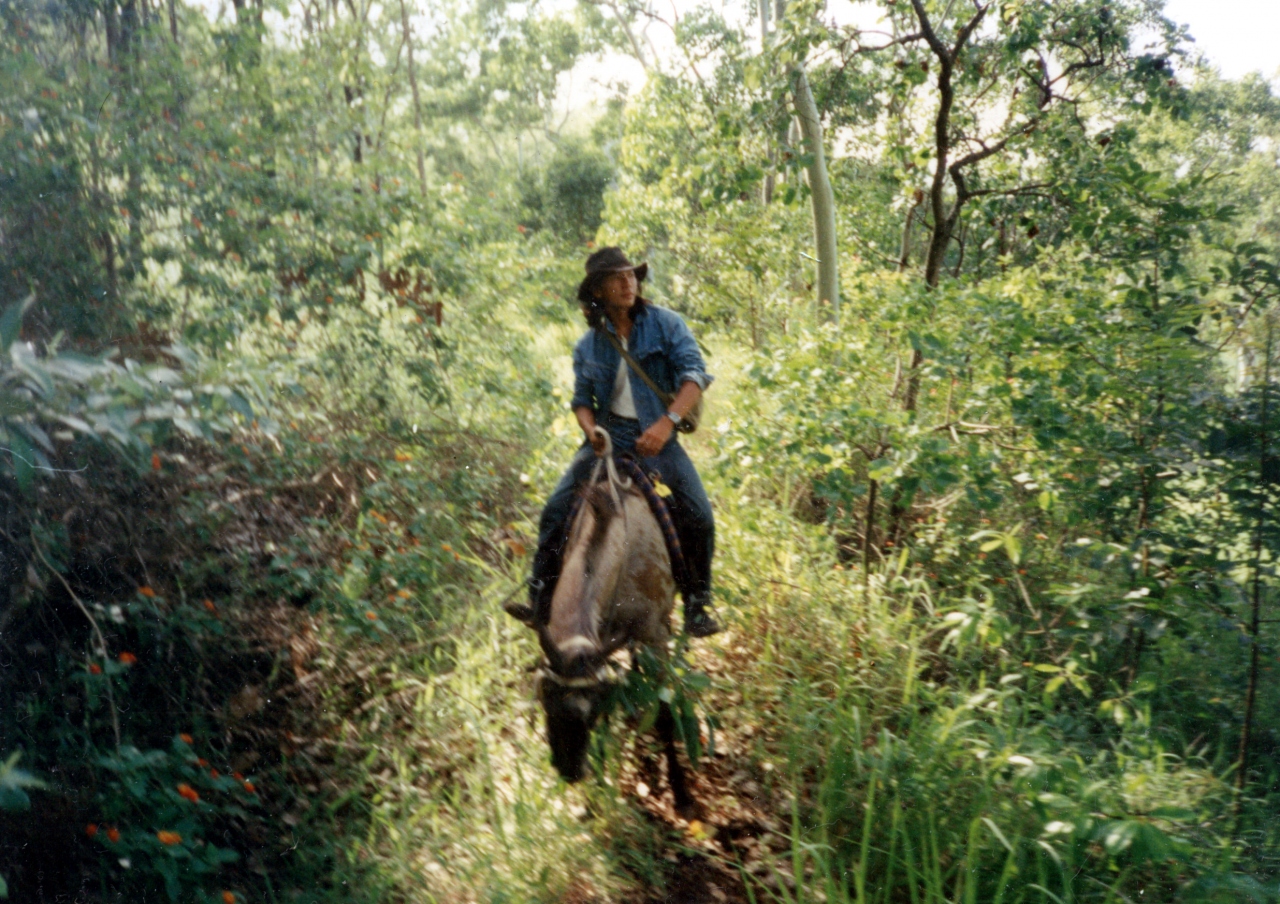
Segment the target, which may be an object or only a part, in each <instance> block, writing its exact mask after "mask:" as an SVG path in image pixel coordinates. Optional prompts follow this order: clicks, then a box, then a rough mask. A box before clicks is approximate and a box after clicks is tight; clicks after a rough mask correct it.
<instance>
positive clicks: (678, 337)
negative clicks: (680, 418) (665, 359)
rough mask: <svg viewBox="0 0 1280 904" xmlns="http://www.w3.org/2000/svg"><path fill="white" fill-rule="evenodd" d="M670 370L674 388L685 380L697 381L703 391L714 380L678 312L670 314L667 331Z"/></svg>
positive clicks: (681, 384)
mask: <svg viewBox="0 0 1280 904" xmlns="http://www.w3.org/2000/svg"><path fill="white" fill-rule="evenodd" d="M668 342H669V343H670V357H671V364H672V370H674V371H675V373H676V374H677V376H676V387H675V388H676V390H677V391H678V390H679V389H680V387H681V386H683V385H684V384H685V383H686V382H691V383H697V384H698V388H699V389H701V390H702V391H703V392H706V391H707V387H708V386H710V385H711V384H712V382H713V381H714V380H715V377H713V376H712V375H711V374H709V373H707V363H706V362H705V361H704V360H702V350H701V349H699V348H698V340H696V339H694V338H693V332H692V331H691V330H690V329H689V327H688V325H687V324H686V323H685V322H684V320H683V319H682V318H681V317H680V315H678V314H672V315H671V327H670V331H669V333H668Z"/></svg>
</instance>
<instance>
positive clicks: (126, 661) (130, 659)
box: [120, 651, 138, 665]
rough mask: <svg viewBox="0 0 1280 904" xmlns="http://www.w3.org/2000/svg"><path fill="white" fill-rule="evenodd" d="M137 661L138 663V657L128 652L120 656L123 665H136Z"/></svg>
mask: <svg viewBox="0 0 1280 904" xmlns="http://www.w3.org/2000/svg"><path fill="white" fill-rule="evenodd" d="M137 661H138V657H137V656H134V655H133V654H132V653H130V652H128V651H125V652H124V653H121V654H120V664H121V665H134V664H135V663H137Z"/></svg>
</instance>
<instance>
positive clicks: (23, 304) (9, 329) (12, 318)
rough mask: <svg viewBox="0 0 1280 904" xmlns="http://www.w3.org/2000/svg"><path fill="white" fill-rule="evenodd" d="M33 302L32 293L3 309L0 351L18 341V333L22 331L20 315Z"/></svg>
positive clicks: (0, 328) (0, 323)
mask: <svg viewBox="0 0 1280 904" xmlns="http://www.w3.org/2000/svg"><path fill="white" fill-rule="evenodd" d="M35 300H36V296H35V293H34V292H32V293H31V294H30V295H28V296H27V297H26V298H24V299H23V300H22V301H20V302H18V303H17V304H11V305H9V307H7V308H5V309H4V313H3V314H0V350H4V349H7V348H8V347H9V346H11V345H13V343H15V342H17V341H18V333H19V332H21V330H22V315H23V314H25V313H26V312H27V308H29V307H31V305H32V303H33V302H35Z"/></svg>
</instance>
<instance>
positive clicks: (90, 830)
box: [84, 822, 98, 838]
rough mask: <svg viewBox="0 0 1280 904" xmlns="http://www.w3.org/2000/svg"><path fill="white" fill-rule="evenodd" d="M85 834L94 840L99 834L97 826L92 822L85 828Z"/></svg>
mask: <svg viewBox="0 0 1280 904" xmlns="http://www.w3.org/2000/svg"><path fill="white" fill-rule="evenodd" d="M84 833H85V834H86V835H88V836H89V837H90V838H92V837H93V836H94V835H97V834H98V826H97V824H96V823H92V822H91V823H89V824H88V825H87V826H85V827H84Z"/></svg>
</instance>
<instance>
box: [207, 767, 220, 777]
mask: <svg viewBox="0 0 1280 904" xmlns="http://www.w3.org/2000/svg"><path fill="white" fill-rule="evenodd" d="M221 777H222V773H220V772H219V771H218V770H217V769H210V770H209V778H221Z"/></svg>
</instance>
